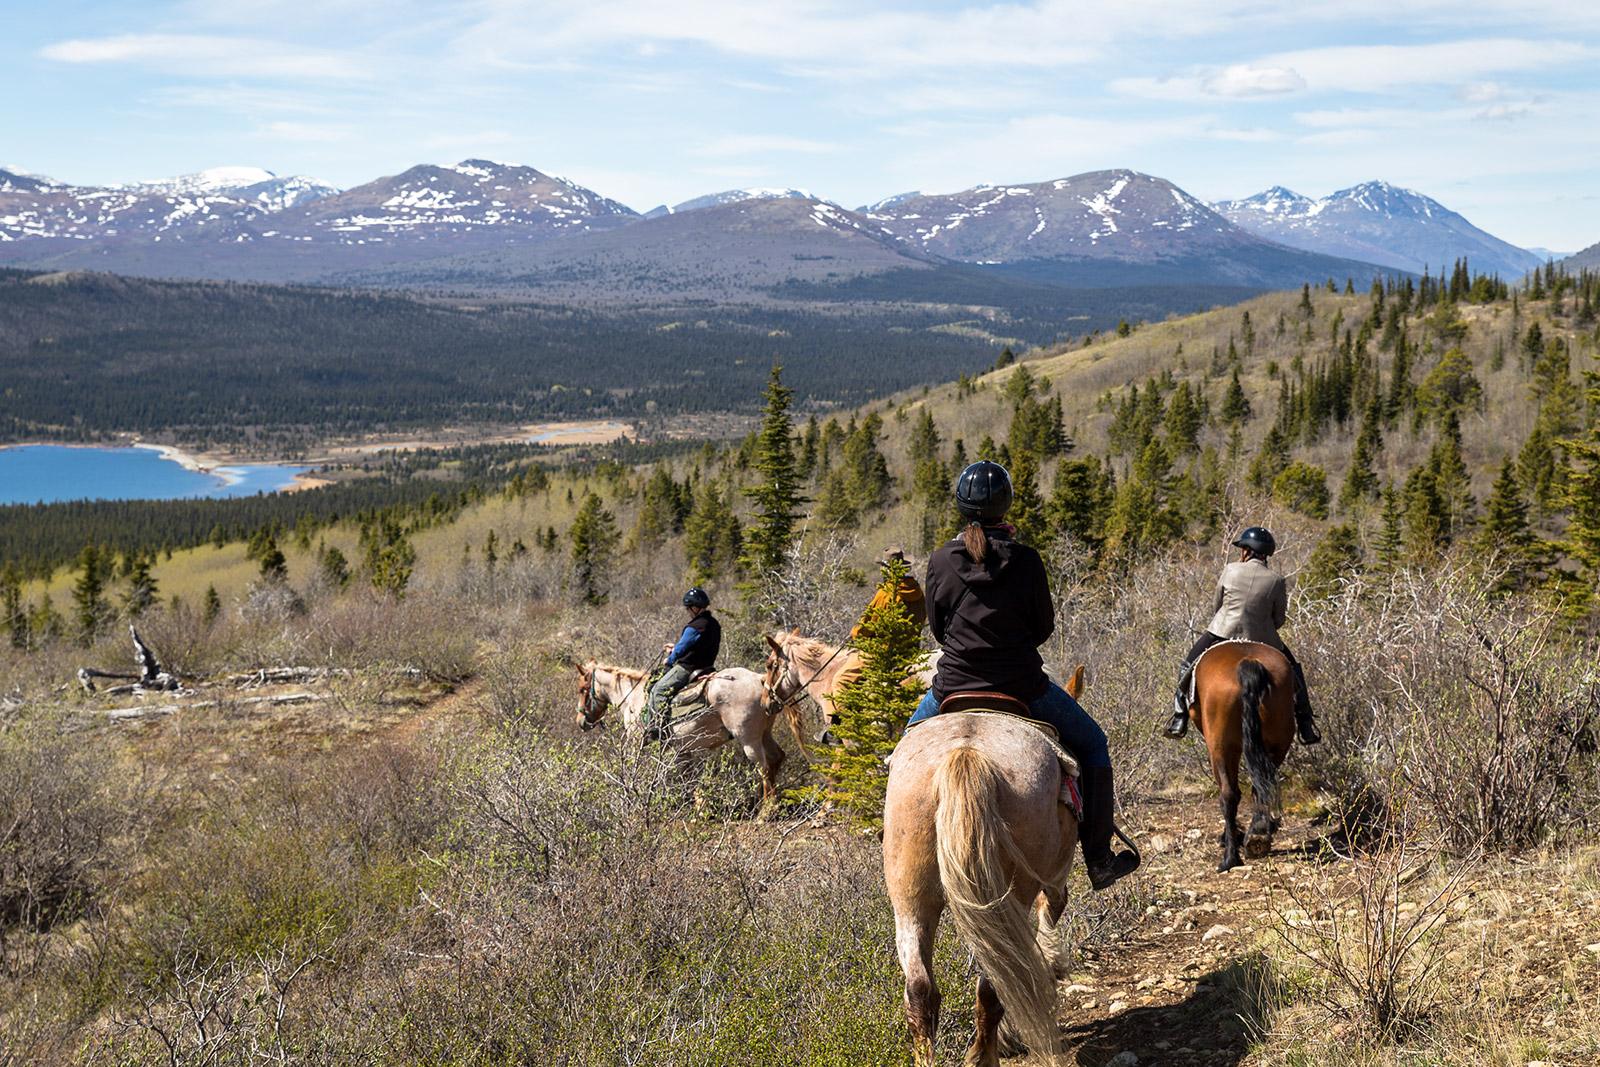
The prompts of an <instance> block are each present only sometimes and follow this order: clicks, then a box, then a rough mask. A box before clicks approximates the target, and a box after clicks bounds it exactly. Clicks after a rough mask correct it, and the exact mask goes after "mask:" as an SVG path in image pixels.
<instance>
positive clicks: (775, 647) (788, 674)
mask: <svg viewBox="0 0 1600 1067" xmlns="http://www.w3.org/2000/svg"><path fill="white" fill-rule="evenodd" d="M762 636H763V637H765V638H766V641H767V661H766V673H765V678H764V684H765V686H766V690H767V695H768V696H769V697H771V698H772V700H773V701H774V702H776V703H777V704H779V705H780V706H782V707H783V708H785V709H791V708H793V707H794V705H795V704H796V703H797V702H798V701H799V699H800V697H801V695H802V694H803V695H805V696H809V697H810V698H811V699H812V701H814V702H815V703H816V705H817V707H818V708H820V709H821V710H822V721H823V722H824V723H828V722H832V721H833V718H834V716H835V715H836V714H837V709H836V708H835V707H834V703H833V694H834V693H836V692H838V689H839V682H840V679H839V676H840V675H841V674H842V673H844V671H845V670H846V668H848V667H851V666H859V664H860V659H859V656H860V654H859V653H858V652H856V651H855V650H854V649H852V648H848V647H845V646H841V645H830V644H828V643H826V642H824V641H818V640H815V639H813V638H810V637H801V636H800V631H799V630H774V631H773V632H772V633H769V634H763V635H762ZM939 656H940V653H938V652H934V653H932V654H931V655H930V656H929V657H928V658H927V659H926V660H925V661H924V662H923V664H922V665H921V666H920V667H919V668H918V670H917V673H916V674H914V675H912V676H911V678H914V679H915V680H916V684H917V685H919V686H920V687H921V689H922V690H923V691H926V690H927V689H928V687H929V686H931V685H932V684H933V674H934V670H935V669H936V668H937V666H938V663H939ZM910 681H911V679H907V682H908V684H909V683H910ZM794 714H795V716H796V725H795V733H796V735H798V734H799V732H800V728H799V725H798V721H797V720H798V715H799V713H798V711H796V712H795V713H794Z"/></svg>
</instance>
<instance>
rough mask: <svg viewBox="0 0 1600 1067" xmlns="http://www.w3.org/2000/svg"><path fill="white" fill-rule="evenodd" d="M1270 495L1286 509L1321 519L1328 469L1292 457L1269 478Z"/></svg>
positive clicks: (1324, 515)
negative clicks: (1293, 460)
mask: <svg viewBox="0 0 1600 1067" xmlns="http://www.w3.org/2000/svg"><path fill="white" fill-rule="evenodd" d="M1272 499H1273V500H1275V501H1276V502H1277V503H1279V504H1281V505H1282V506H1284V507H1286V508H1288V509H1289V510H1290V511H1296V512H1299V513H1300V514H1301V515H1309V516H1311V517H1312V518H1314V519H1325V518H1327V517H1328V472H1327V471H1324V470H1323V469H1322V468H1321V467H1318V466H1314V465H1312V464H1310V463H1306V462H1304V461H1302V460H1296V461H1295V462H1293V463H1291V464H1289V465H1288V466H1287V467H1285V468H1283V470H1282V471H1280V472H1279V473H1278V476H1277V477H1276V478H1274V479H1273V480H1272Z"/></svg>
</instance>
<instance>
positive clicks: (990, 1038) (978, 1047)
mask: <svg viewBox="0 0 1600 1067" xmlns="http://www.w3.org/2000/svg"><path fill="white" fill-rule="evenodd" d="M1005 1013H1006V1009H1005V1007H1004V1006H1003V1005H1002V1004H1001V1003H1000V998H999V996H997V995H996V994H995V991H994V986H992V985H990V984H989V979H987V978H984V977H982V976H981V975H980V976H979V978H978V1004H977V1007H976V1008H975V1009H974V1016H975V1019H974V1021H975V1022H976V1024H977V1029H976V1030H975V1031H974V1033H973V1035H972V1044H970V1045H968V1046H967V1055H966V1058H965V1059H963V1060H962V1061H961V1062H962V1067H1000V1019H1001V1017H1002V1016H1004V1015H1005Z"/></svg>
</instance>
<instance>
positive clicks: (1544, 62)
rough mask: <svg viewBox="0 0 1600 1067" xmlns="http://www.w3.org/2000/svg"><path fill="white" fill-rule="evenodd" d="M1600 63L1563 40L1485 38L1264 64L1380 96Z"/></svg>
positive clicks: (1285, 55) (1599, 51) (1312, 84)
mask: <svg viewBox="0 0 1600 1067" xmlns="http://www.w3.org/2000/svg"><path fill="white" fill-rule="evenodd" d="M1596 59H1600V48H1596V47H1594V46H1593V45H1587V44H1579V43H1577V42H1574V41H1561V40H1523V39H1517V38H1503V37H1494V38H1490V37H1483V38H1473V39H1470V40H1459V41H1440V42H1436V43H1433V44H1413V45H1393V44H1381V45H1336V46H1333V47H1329V48H1311V49H1305V50H1303V51H1298V52H1280V53H1278V54H1276V55H1272V56H1267V57H1266V58H1265V59H1263V60H1262V61H1261V62H1263V63H1270V64H1273V65H1277V66H1283V67H1292V68H1293V69H1295V70H1296V71H1299V72H1300V74H1301V75H1302V76H1303V77H1304V78H1305V81H1306V85H1307V87H1308V88H1309V89H1311V90H1313V91H1318V92H1328V91H1343V92H1356V93H1378V92H1383V91H1385V90H1389V89H1395V88H1398V87H1401V86H1407V85H1454V84H1458V83H1461V82H1466V81H1471V80H1473V79H1478V78H1482V77H1483V76H1484V75H1487V74H1499V73H1505V72H1510V71H1545V70H1549V69H1550V68H1552V67H1557V66H1561V65H1564V64H1568V63H1581V62H1586V61H1589V62H1592V61H1594V60H1596Z"/></svg>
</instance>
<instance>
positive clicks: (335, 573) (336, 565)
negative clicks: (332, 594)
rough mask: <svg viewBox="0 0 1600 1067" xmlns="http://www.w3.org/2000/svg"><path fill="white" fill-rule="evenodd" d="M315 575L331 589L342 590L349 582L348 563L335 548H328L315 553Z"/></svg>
mask: <svg viewBox="0 0 1600 1067" xmlns="http://www.w3.org/2000/svg"><path fill="white" fill-rule="evenodd" d="M317 573H318V574H319V575H320V576H321V578H322V581H323V582H324V583H325V584H326V585H327V586H329V587H330V588H332V589H342V588H344V587H345V585H347V584H348V583H349V581H350V561H349V560H347V559H345V558H344V553H343V552H341V551H339V549H338V547H337V546H329V547H327V548H324V549H323V550H322V551H321V552H319V553H317Z"/></svg>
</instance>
